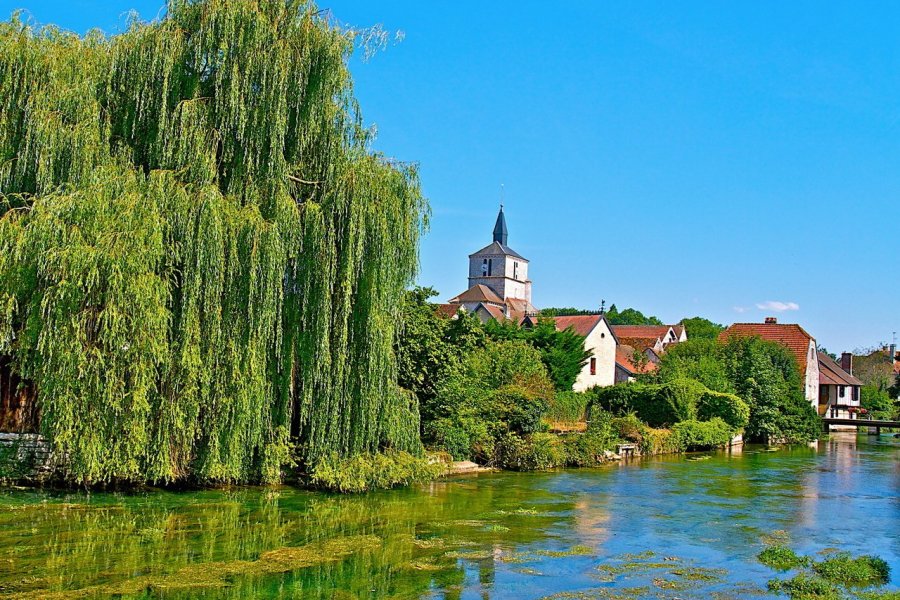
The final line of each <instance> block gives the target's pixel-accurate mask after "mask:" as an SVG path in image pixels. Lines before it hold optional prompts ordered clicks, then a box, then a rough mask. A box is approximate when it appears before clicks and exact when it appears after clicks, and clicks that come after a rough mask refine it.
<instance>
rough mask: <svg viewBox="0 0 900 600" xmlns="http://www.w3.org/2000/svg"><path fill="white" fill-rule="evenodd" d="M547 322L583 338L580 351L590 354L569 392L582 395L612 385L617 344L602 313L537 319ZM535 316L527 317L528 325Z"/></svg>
mask: <svg viewBox="0 0 900 600" xmlns="http://www.w3.org/2000/svg"><path fill="white" fill-rule="evenodd" d="M537 318H547V319H551V320H552V321H553V323H554V324H555V325H556V329H557V330H559V331H564V330H566V329H571V330H572V331H574V332H575V333H577V334H578V335H581V336H584V349H585V350H587V351H588V352H589V353H590V357H589V358H588V361H587V362H586V363H585V365H584V367H582V369H581V372H580V373H579V374H578V378H577V379H576V380H575V385H573V386H572V389H573V390H574V391H576V392H583V391H584V390H587V389H590V388H592V387H595V386H601V387H604V386H608V385H613V384H614V383H615V382H616V349H617V348H618V346H619V341H618V340H617V339H616V334H615V333H614V332H613V328H612V327H611V326H610V324H609V321H607V320H606V316H605V315H603V314H596V315H573V316H566V317H537ZM534 319H535V317H528V319H527V321H528V322H532V321H533V320H534Z"/></svg>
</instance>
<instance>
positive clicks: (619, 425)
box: [609, 413, 650, 444]
mask: <svg viewBox="0 0 900 600" xmlns="http://www.w3.org/2000/svg"><path fill="white" fill-rule="evenodd" d="M609 423H610V427H611V428H612V431H613V432H615V434H616V436H617V437H619V438H621V439H623V440H627V441H629V442H634V443H636V444H642V443H643V442H644V438H645V437H646V436H647V434H648V432H649V429H650V428H649V427H647V425H646V424H644V423H643V422H642V421H641V420H640V419H638V418H637V416H636V415H635V414H633V413H631V414H627V415H625V416H622V417H613V418H612V419H610V421H609Z"/></svg>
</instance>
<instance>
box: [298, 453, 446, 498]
mask: <svg viewBox="0 0 900 600" xmlns="http://www.w3.org/2000/svg"><path fill="white" fill-rule="evenodd" d="M445 469H446V467H445V466H444V465H442V464H440V463H430V462H429V461H428V460H427V459H424V458H417V457H415V456H413V455H412V454H409V453H407V452H384V453H377V454H359V455H357V456H353V457H350V458H340V457H339V456H338V455H337V454H334V453H332V454H328V455H326V456H325V457H323V458H322V459H320V460H319V462H317V463H316V465H315V466H314V467H313V469H312V472H311V473H310V476H309V482H310V483H311V484H312V485H313V486H315V487H318V488H321V489H325V490H331V491H336V492H344V493H356V492H365V491H368V490H372V489H381V488H392V487H397V486H404V485H410V484H411V483H415V482H417V481H428V480H431V479H434V478H435V477H438V476H440V475H441V474H443V473H444V472H445Z"/></svg>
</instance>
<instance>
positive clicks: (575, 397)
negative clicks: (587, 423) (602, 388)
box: [546, 392, 591, 423]
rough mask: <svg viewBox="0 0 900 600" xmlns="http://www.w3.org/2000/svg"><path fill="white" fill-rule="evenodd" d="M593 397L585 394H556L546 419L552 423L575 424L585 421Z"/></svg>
mask: <svg viewBox="0 0 900 600" xmlns="http://www.w3.org/2000/svg"><path fill="white" fill-rule="evenodd" d="M590 399H591V396H589V395H588V394H586V393H584V392H556V395H555V396H554V397H553V399H552V400H551V401H550V406H549V408H548V410H547V414H546V418H547V419H548V420H550V421H559V422H566V423H574V422H577V421H583V420H584V419H585V416H586V413H587V405H588V400H590Z"/></svg>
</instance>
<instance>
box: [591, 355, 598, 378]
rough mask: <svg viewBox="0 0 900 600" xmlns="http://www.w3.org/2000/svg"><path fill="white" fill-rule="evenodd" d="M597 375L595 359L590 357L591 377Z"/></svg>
mask: <svg viewBox="0 0 900 600" xmlns="http://www.w3.org/2000/svg"><path fill="white" fill-rule="evenodd" d="M596 374H597V359H596V358H594V357H593V356H592V357H591V375H596Z"/></svg>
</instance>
